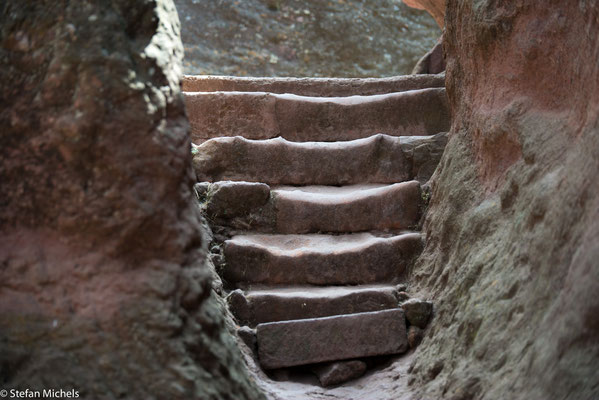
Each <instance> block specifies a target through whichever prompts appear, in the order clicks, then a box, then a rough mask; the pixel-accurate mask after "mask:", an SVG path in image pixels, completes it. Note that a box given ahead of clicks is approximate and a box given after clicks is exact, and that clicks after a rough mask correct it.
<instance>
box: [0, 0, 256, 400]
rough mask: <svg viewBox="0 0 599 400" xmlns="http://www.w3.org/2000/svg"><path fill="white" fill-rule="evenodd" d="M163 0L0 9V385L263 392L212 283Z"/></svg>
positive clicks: (108, 393) (216, 394) (171, 22)
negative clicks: (227, 324)
mask: <svg viewBox="0 0 599 400" xmlns="http://www.w3.org/2000/svg"><path fill="white" fill-rule="evenodd" d="M178 30H179V23H178V18H177V14H176V11H175V9H174V6H173V3H172V2H171V1H168V0H159V1H140V0H127V1H119V0H114V1H110V2H103V1H93V2H80V1H65V0H56V1H51V2H41V1H33V2H30V1H21V0H14V1H13V0H9V1H3V2H2V3H0V43H1V44H2V45H1V46H0V125H1V126H2V129H3V132H2V135H1V136H0V193H2V196H1V200H0V203H1V204H0V227H1V229H0V232H1V233H0V382H1V386H2V388H3V389H11V388H18V389H26V388H27V389H30V390H42V389H49V388H52V389H57V388H62V389H64V390H68V389H75V390H77V391H79V394H80V396H81V397H83V398H105V399H111V398H140V399H141V398H148V399H149V398H170V399H189V398H201V399H215V400H216V399H223V398H236V399H239V398H243V399H259V398H263V396H262V395H260V393H259V392H258V390H257V389H256V387H255V385H254V383H252V381H250V379H249V377H248V376H247V374H246V371H245V369H244V367H243V364H242V360H241V357H240V354H239V353H238V351H237V350H236V349H235V345H234V343H233V341H232V339H231V338H232V336H229V335H228V334H227V333H226V328H225V322H224V319H223V309H222V306H221V305H219V302H218V299H217V297H216V296H215V295H214V294H213V293H212V292H211V290H210V282H209V276H210V274H209V271H208V267H207V265H206V263H205V259H206V257H205V256H206V248H205V247H206V245H207V241H206V239H205V238H204V237H202V232H201V229H200V224H199V217H200V216H199V212H198V210H197V207H196V206H195V205H194V204H193V202H192V195H191V186H192V183H193V179H192V176H193V171H192V169H191V157H190V154H189V153H190V139H189V136H188V124H187V122H186V119H185V111H184V104H183V99H182V97H181V95H180V89H179V76H180V75H181V67H180V63H181V58H182V46H181V42H180V39H179V37H178Z"/></svg>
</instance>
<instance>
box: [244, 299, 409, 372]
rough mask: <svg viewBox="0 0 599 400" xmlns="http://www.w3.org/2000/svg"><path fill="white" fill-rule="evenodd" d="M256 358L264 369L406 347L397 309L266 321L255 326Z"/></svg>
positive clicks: (396, 351) (397, 351)
mask: <svg viewBox="0 0 599 400" xmlns="http://www.w3.org/2000/svg"><path fill="white" fill-rule="evenodd" d="M256 336H257V341H258V358H259V361H260V365H261V366H262V367H263V368H265V369H274V368H284V367H292V366H296V365H305V364H314V363H319V362H325V361H336V360H346V359H351V358H360V357H370V356H378V355H387V354H400V353H403V352H405V351H406V350H407V349H408V340H407V333H406V322H405V317H404V314H403V311H402V310H401V309H394V310H383V311H376V312H367V313H359V314H349V315H338V316H334V317H324V318H311V319H302V320H294V321H283V322H269V323H265V324H259V325H258V326H257V328H256Z"/></svg>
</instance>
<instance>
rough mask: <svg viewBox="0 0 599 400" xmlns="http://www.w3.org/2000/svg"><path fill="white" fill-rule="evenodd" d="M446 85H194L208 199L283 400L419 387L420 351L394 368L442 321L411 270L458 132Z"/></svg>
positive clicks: (257, 353) (202, 188) (192, 103)
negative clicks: (413, 369) (411, 366)
mask: <svg viewBox="0 0 599 400" xmlns="http://www.w3.org/2000/svg"><path fill="white" fill-rule="evenodd" d="M439 79H440V78H439V77H431V76H427V75H422V76H411V77H399V78H395V79H381V80H379V81H377V80H373V79H365V80H359V79H358V80H356V79H351V80H350V79H327V80H323V79H312V80H311V79H305V78H304V79H296V80H294V79H290V78H282V79H264V78H261V79H255V80H251V79H248V78H240V79H236V78H231V77H222V78H219V77H191V76H188V77H186V78H185V80H184V82H183V87H184V89H187V90H188V93H187V94H186V104H187V110H188V114H189V116H190V120H191V121H192V130H193V138H194V142H195V143H196V146H195V148H194V167H195V170H196V175H197V178H198V181H199V183H198V184H197V185H196V192H197V194H198V197H199V199H200V203H201V204H202V206H203V207H204V209H205V211H206V214H207V217H208V219H209V221H210V223H211V227H212V229H213V230H214V232H215V233H216V235H215V237H216V238H217V240H216V241H217V242H220V246H217V247H215V248H216V249H217V250H218V252H219V253H220V256H221V260H220V263H219V265H218V266H217V267H218V269H219V274H220V276H221V278H222V279H223V281H224V284H225V289H226V290H227V291H228V293H229V294H228V297H227V302H228V304H229V308H230V310H231V312H232V313H233V315H234V316H235V318H236V319H237V323H238V324H239V325H240V329H239V336H240V338H241V340H242V341H243V342H244V343H245V344H246V345H247V346H248V348H249V349H250V352H248V357H247V361H248V363H249V364H250V368H252V365H253V366H254V367H255V366H256V365H259V366H260V367H261V368H262V370H263V371H259V370H258V369H255V372H256V374H257V377H258V379H259V380H260V381H261V382H260V383H261V385H262V386H263V388H264V389H265V390H266V391H267V392H269V393H271V394H272V395H273V397H275V398H285V399H292V398H302V399H308V398H321V397H320V396H321V395H322V396H326V398H343V399H346V400H347V399H353V398H355V399H358V398H359V399H368V398H372V399H377V400H381V399H382V398H386V396H393V395H394V393H395V395H401V394H402V393H405V392H406V390H407V389H406V386H407V383H406V382H405V379H403V378H402V379H403V380H401V382H400V380H399V377H400V376H403V375H405V370H406V368H407V364H406V363H407V362H408V360H409V359H410V356H409V355H407V356H405V357H402V358H399V359H398V358H393V357H396V356H397V355H401V354H404V353H406V352H407V351H408V350H409V348H410V347H415V346H416V345H417V343H418V339H417V338H418V337H419V335H421V334H422V329H421V328H423V322H422V321H424V325H426V321H427V320H428V318H429V316H430V314H431V311H432V306H431V304H430V303H428V302H425V301H421V300H418V299H410V300H409V301H407V302H406V300H408V299H409V295H408V294H407V293H406V282H405V273H406V268H408V267H409V265H410V263H411V262H412V260H413V259H414V258H415V257H417V256H418V254H419V253H420V251H421V250H422V247H423V238H422V236H421V234H420V233H419V232H417V229H418V223H419V219H420V217H421V213H422V209H423V207H424V205H425V204H424V199H425V197H426V196H425V195H423V191H422V188H421V185H422V184H423V183H425V182H426V181H428V179H429V178H430V175H431V174H432V172H433V171H434V169H435V167H436V165H437V163H438V161H439V158H440V156H441V154H442V152H443V148H444V146H445V143H446V134H445V133H443V132H444V131H446V130H448V128H449V117H448V115H449V113H448V110H447V100H446V95H445V89H444V88H443V87H439ZM402 85H403V87H402ZM277 89H279V90H277ZM223 90H226V91H223ZM268 90H275V91H278V92H279V93H276V94H275V93H268V92H267V91H268ZM285 93H287V94H285ZM305 93H310V95H311V96H310V97H305V96H303V94H305ZM327 93H332V94H334V97H333V95H329V96H330V97H327ZM314 94H320V95H319V96H313V95H314ZM279 136H282V137H279ZM404 302H406V303H405V304H406V306H402V303H404ZM408 307H409V308H408ZM415 338H416V339H415ZM250 353H251V355H249V354H250ZM381 357H382V358H381ZM389 357H391V358H389ZM289 368H291V369H289ZM310 371H311V372H312V373H314V374H315V375H316V376H317V377H318V379H319V380H320V384H321V385H322V386H323V387H324V388H323V387H318V386H317V384H318V381H316V380H315V379H314V378H313V377H310V373H309V372H310ZM265 373H266V374H265ZM364 373H366V375H365V376H364V377H362V378H359V377H360V376H361V375H363V374H364ZM357 378H359V379H357ZM356 379H357V380H356ZM383 381H384V382H386V383H385V384H383V383H381V382H383ZM344 382H347V383H345V384H344ZM367 382H378V383H376V385H379V386H380V385H383V386H384V387H385V388H386V389H385V393H386V394H385V395H383V397H380V396H381V394H382V392H380V391H379V392H371V388H370V387H369V385H370V384H369V383H367ZM339 385H342V386H339ZM327 386H334V387H333V388H326V387H327ZM346 390H349V392H347V391H346ZM336 393H338V394H336ZM296 396H297V397H296ZM377 396H378V397H377ZM389 398H391V397H389ZM397 398H399V397H397Z"/></svg>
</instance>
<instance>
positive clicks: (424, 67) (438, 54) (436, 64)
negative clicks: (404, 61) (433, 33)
mask: <svg viewBox="0 0 599 400" xmlns="http://www.w3.org/2000/svg"><path fill="white" fill-rule="evenodd" d="M443 71H445V59H444V58H443V37H441V38H439V40H438V41H437V43H436V44H435V46H434V47H433V48H432V49H430V51H429V52H428V53H426V54H425V55H424V56H422V58H421V59H420V60H418V62H417V63H416V65H415V66H414V69H413V70H412V74H439V73H441V72H443Z"/></svg>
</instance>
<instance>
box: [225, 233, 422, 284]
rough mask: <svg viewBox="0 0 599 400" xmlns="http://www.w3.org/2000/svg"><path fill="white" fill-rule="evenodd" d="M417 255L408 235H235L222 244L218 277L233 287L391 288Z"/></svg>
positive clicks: (416, 237) (416, 238)
mask: <svg viewBox="0 0 599 400" xmlns="http://www.w3.org/2000/svg"><path fill="white" fill-rule="evenodd" d="M421 250H422V240H421V235H420V234H419V233H413V232H408V233H403V234H398V235H391V236H388V237H377V236H375V235H373V234H371V233H358V234H349V235H322V234H309V235H258V234H252V235H238V236H234V237H233V238H232V239H230V240H227V241H226V242H225V246H224V254H225V259H226V260H227V262H226V265H225V266H224V269H223V277H224V278H225V279H226V280H227V281H228V282H230V283H235V284H238V285H240V284H241V285H243V284H274V285H281V284H290V285H357V284H368V283H384V282H389V283H397V282H398V281H399V279H400V277H401V274H402V272H403V269H404V267H405V265H406V264H407V262H409V261H410V260H411V259H412V258H413V257H414V256H416V255H417V254H419V252H420V251H421Z"/></svg>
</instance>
